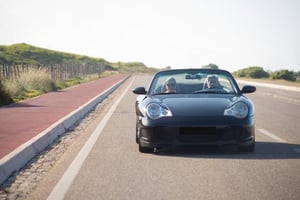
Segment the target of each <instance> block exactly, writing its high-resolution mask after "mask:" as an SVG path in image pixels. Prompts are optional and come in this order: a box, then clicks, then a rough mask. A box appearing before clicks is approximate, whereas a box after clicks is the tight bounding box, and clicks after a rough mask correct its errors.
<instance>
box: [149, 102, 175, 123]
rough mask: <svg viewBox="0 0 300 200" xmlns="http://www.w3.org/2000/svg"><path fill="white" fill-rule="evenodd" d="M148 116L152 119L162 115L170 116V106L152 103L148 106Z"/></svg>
mask: <svg viewBox="0 0 300 200" xmlns="http://www.w3.org/2000/svg"><path fill="white" fill-rule="evenodd" d="M146 113H147V116H148V117H150V118H151V119H158V118H161V117H170V116H172V113H171V111H170V110H169V108H168V107H167V106H166V105H164V104H158V103H150V104H149V105H147V107H146Z"/></svg>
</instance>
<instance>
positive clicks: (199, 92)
mask: <svg viewBox="0 0 300 200" xmlns="http://www.w3.org/2000/svg"><path fill="white" fill-rule="evenodd" d="M201 93H206V94H228V92H226V91H224V90H220V89H217V90H214V89H210V90H197V91H194V92H193V93H192V94H201Z"/></svg>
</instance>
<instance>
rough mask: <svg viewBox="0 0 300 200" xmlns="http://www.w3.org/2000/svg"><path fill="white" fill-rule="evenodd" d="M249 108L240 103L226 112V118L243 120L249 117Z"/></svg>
mask: <svg viewBox="0 0 300 200" xmlns="http://www.w3.org/2000/svg"><path fill="white" fill-rule="evenodd" d="M248 111H249V109H248V106H247V105H246V104H245V103H243V102H238V103H236V104H234V105H233V106H231V107H229V108H227V109H226V110H225V111H224V115H225V116H233V117H236V118H239V119H243V118H245V117H246V116H247V115H248Z"/></svg>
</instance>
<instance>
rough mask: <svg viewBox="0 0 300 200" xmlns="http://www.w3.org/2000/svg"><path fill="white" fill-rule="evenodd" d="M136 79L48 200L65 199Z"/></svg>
mask: <svg viewBox="0 0 300 200" xmlns="http://www.w3.org/2000/svg"><path fill="white" fill-rule="evenodd" d="M133 81H134V79H133V80H132V81H131V82H130V84H129V86H128V87H127V88H126V89H125V91H124V92H123V93H122V94H121V96H120V97H119V98H118V99H117V101H116V102H115V103H114V104H113V106H112V107H111V108H110V109H109V111H108V113H107V114H106V115H105V116H104V118H103V120H102V121H101V122H100V124H99V125H98V126H97V128H96V129H95V130H94V132H93V133H92V135H91V136H90V138H89V139H88V141H87V142H86V143H85V145H84V146H83V148H82V149H81V150H80V152H79V153H78V155H77V156H76V158H75V159H74V160H73V162H72V164H71V165H70V166H69V168H68V169H67V170H66V172H65V173H64V175H63V176H62V178H61V179H60V180H59V182H58V183H57V184H56V186H55V187H54V189H53V190H52V192H51V193H50V195H49V196H48V198H47V199H48V200H60V199H63V198H64V196H65V194H66V193H67V191H68V189H69V188H70V186H71V184H72V182H73V181H74V179H75V177H76V175H77V174H78V172H79V170H80V168H81V167H82V165H83V163H84V161H85V160H86V158H87V156H88V155H89V153H90V151H91V150H92V148H93V146H94V145H95V143H96V141H97V139H98V137H99V136H100V134H101V133H102V130H103V129H104V127H105V126H106V124H107V122H108V120H109V119H110V117H111V116H112V114H113V113H114V111H115V110H116V108H117V106H118V105H119V103H120V101H121V100H122V99H123V97H124V96H125V94H126V93H127V91H128V90H129V88H130V87H131V85H132V83H133Z"/></svg>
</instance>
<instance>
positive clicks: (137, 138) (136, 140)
mask: <svg viewBox="0 0 300 200" xmlns="http://www.w3.org/2000/svg"><path fill="white" fill-rule="evenodd" d="M135 142H136V143H137V144H138V143H139V129H138V127H137V125H136V127H135Z"/></svg>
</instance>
